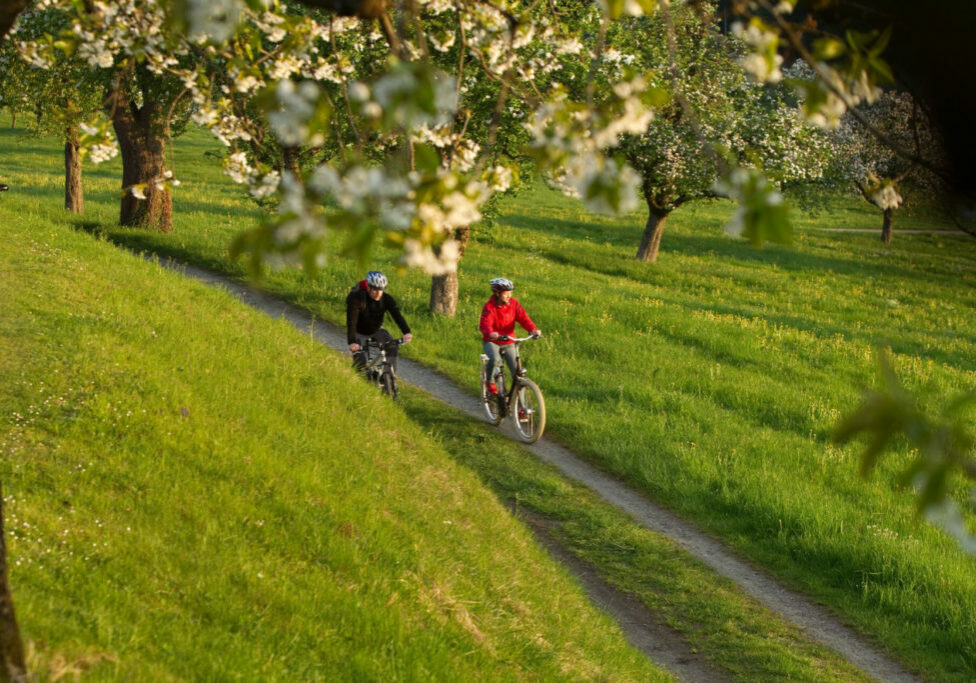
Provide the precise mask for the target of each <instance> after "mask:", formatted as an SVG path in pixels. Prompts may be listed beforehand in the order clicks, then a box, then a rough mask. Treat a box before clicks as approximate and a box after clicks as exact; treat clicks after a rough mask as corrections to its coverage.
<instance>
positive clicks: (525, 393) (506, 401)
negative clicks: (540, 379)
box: [481, 337, 546, 443]
mask: <svg viewBox="0 0 976 683" xmlns="http://www.w3.org/2000/svg"><path fill="white" fill-rule="evenodd" d="M529 339H535V337H522V338H515V339H512V341H513V342H515V345H516V346H515V348H516V355H515V372H514V373H513V376H512V386H511V387H510V388H509V389H508V391H506V390H505V371H504V369H503V368H500V367H499V368H498V369H497V371H496V372H495V373H494V375H492V376H491V379H490V380H489V379H488V375H487V374H486V369H487V368H486V366H487V364H488V355H487V354H484V353H482V354H481V361H482V371H481V377H482V381H483V386H482V388H481V392H482V393H481V396H482V402H483V404H484V408H485V414H486V416H487V417H488V421H489V422H490V423H491V424H493V425H497V424H499V423H500V422H501V421H502V420H503V419H504V418H505V416H506V415H509V414H512V413H513V412H515V413H516V415H515V421H514V423H513V424H514V425H515V431H516V433H517V434H518V436H519V438H520V439H521V440H522V441H524V442H525V443H535V441H537V440H538V439H539V437H540V436H541V435H542V432H543V430H544V429H545V425H546V407H545V401H544V400H543V398H542V392H541V391H540V390H539V387H538V385H537V384H536V383H535V382H533V381H532V380H530V379H529V378H528V375H527V373H526V371H525V366H524V365H523V364H522V356H521V355H520V354H519V353H518V346H517V345H518V344H519V343H521V342H524V341H528V340H529ZM487 381H494V382H495V386H496V388H497V389H498V393H497V394H489V393H487V389H486V387H485V386H484V384H485V383H486V382H487Z"/></svg>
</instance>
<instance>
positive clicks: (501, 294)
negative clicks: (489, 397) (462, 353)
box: [478, 277, 542, 394]
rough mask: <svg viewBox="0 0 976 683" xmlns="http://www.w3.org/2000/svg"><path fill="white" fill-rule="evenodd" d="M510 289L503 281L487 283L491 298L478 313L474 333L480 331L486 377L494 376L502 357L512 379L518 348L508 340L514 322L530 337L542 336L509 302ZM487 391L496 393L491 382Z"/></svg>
mask: <svg viewBox="0 0 976 683" xmlns="http://www.w3.org/2000/svg"><path fill="white" fill-rule="evenodd" d="M514 289H515V285H513V284H512V282H511V280H506V279H505V278H503V277H496V278H494V279H493V280H492V281H491V292H492V294H491V298H490V299H488V301H487V302H486V303H485V305H484V308H482V309H481V322H479V323H478V329H480V330H481V340H482V342H483V343H484V347H485V355H486V356H488V363H487V366H488V367H486V368H485V370H486V372H485V376H486V377H494V376H495V372H496V370H497V369H499V368H501V365H502V357H503V356H504V358H505V364H506V365H508V369H509V371H510V372H511V373H512V375H513V376H514V375H515V367H516V366H515V359H516V357H517V354H518V346H516V345H515V344H514V343H513V342H512V340H511V337H513V336H514V335H515V323H516V322H517V323H518V324H519V325H521V326H522V327H523V328H525V331H526V332H528V333H529V334H531V335H532V336H533V337H536V338H538V337H541V336H542V331H541V330H539V328H538V327H536V324H535V323H534V322H532V319H531V318H530V317H529V314H528V313H526V312H525V309H524V308H522V304H520V303H519V302H518V300H516V299H513V298H512V290H514ZM488 391H489V392H490V393H492V394H497V393H498V387H497V386H496V384H495V382H491V381H489V382H488Z"/></svg>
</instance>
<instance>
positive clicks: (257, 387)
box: [0, 155, 665, 681]
mask: <svg viewBox="0 0 976 683" xmlns="http://www.w3.org/2000/svg"><path fill="white" fill-rule="evenodd" d="M13 156H15V155H13ZM4 158H7V157H6V156H5V157H4ZM11 165H12V166H16V164H11ZM6 173H7V171H5V174H6ZM4 180H5V181H8V182H10V183H11V185H12V186H13V187H14V188H15V189H14V190H13V192H14V194H12V195H11V196H9V197H4V198H3V199H2V200H0V225H2V226H3V240H2V242H0V272H2V273H3V277H2V278H0V300H2V301H3V305H2V306H0V386H2V387H3V389H2V390H0V481H2V482H3V485H4V494H5V501H4V503H5V504H4V510H5V513H6V519H5V521H6V526H7V531H8V551H9V560H10V564H11V572H10V583H11V586H12V589H13V594H14V599H15V603H16V608H17V614H18V617H19V622H20V626H21V630H22V634H23V637H24V639H25V640H26V642H27V644H28V654H29V661H30V666H31V671H32V672H33V674H35V675H37V676H39V678H40V679H41V680H56V679H61V678H64V677H65V676H68V677H71V676H73V675H74V673H84V674H85V678H86V679H93V680H125V681H131V680H146V681H149V680H152V681H157V680H262V681H273V680H282V681H296V680H302V681H310V680H327V681H335V680H350V681H361V680H469V679H470V678H472V677H475V678H485V679H495V680H514V679H523V678H533V679H541V680H556V679H567V680H581V679H604V680H635V681H636V680H640V681H643V680H663V679H664V678H665V676H664V675H663V674H662V673H661V672H660V671H658V670H657V669H656V668H655V667H654V665H653V664H651V663H650V662H649V661H648V660H646V659H645V658H644V657H642V656H641V655H639V654H638V653H637V652H636V651H635V650H633V649H632V648H630V647H629V646H628V645H627V644H626V642H625V641H624V639H623V637H622V636H621V634H620V632H619V630H618V628H617V627H616V625H615V624H613V623H612V622H611V620H610V619H609V618H608V617H607V616H606V615H604V614H602V613H600V612H599V611H597V610H596V609H595V608H593V607H592V606H591V605H590V604H589V603H588V602H587V601H586V600H585V598H584V597H583V595H582V593H581V592H580V590H579V589H578V588H577V587H576V586H575V584H574V583H573V582H572V581H570V580H569V579H568V577H567V574H566V572H565V571H564V570H562V569H560V568H558V567H556V566H555V565H554V564H553V563H552V561H551V560H549V559H548V558H547V557H546V555H545V554H544V553H543V552H542V551H541V550H540V549H539V548H538V547H537V546H536V544H535V543H534V542H533V541H532V539H531V537H530V535H529V534H528V532H527V531H526V530H525V529H524V528H522V527H521V526H520V525H519V524H518V523H517V522H516V521H515V520H513V519H512V517H511V516H510V515H509V513H508V512H507V511H506V510H505V509H504V507H503V506H502V505H500V504H499V503H498V502H497V501H496V499H495V498H494V496H492V495H491V494H490V493H488V492H487V491H486V490H485V489H484V488H483V486H482V485H481V483H480V482H479V481H478V480H477V478H476V477H475V476H473V475H472V474H471V473H470V472H469V471H467V470H466V469H465V468H463V467H459V466H458V465H456V464H455V463H454V461H453V460H452V459H451V457H450V456H449V454H448V453H447V452H446V451H445V450H444V449H443V447H441V446H440V445H439V444H438V443H437V442H435V441H432V440H431V439H430V438H429V437H428V436H427V435H426V434H425V433H424V430H423V429H421V428H420V427H418V426H417V425H416V424H415V423H413V422H411V421H410V420H409V419H407V417H406V416H405V415H404V414H403V412H402V411H400V410H399V409H397V408H396V406H394V405H393V404H392V403H391V402H389V401H388V400H385V399H384V398H383V397H381V396H379V395H378V394H377V393H376V392H374V391H372V390H371V388H370V387H368V386H367V385H366V384H365V383H363V382H361V381H360V380H359V379H358V378H357V377H355V376H354V375H353V373H352V371H351V369H350V368H349V367H348V362H347V360H346V359H345V358H343V357H341V356H340V355H339V354H336V353H334V352H330V351H327V350H326V349H324V348H323V347H322V346H321V345H319V344H317V343H315V342H314V341H313V340H311V339H309V338H308V337H307V336H303V335H301V334H300V333H298V332H297V331H295V330H294V329H292V328H291V327H290V326H289V325H288V324H287V323H285V322H283V321H276V320H269V319H267V318H266V317H265V316H263V315H262V314H260V313H258V312H256V311H252V310H250V309H248V308H246V307H244V306H242V305H241V304H240V303H239V302H238V301H236V299H235V298H234V297H233V296H231V295H229V294H227V293H223V292H220V291H215V290H212V289H209V288H207V287H205V286H203V285H200V284H197V283H194V282H192V281H188V280H186V279H185V278H183V277H181V276H180V275H178V274H176V273H173V272H171V271H168V270H165V269H163V268H161V267H159V266H157V265H154V264H152V263H150V262H148V261H145V260H143V259H139V258H136V257H133V256H132V255H130V254H128V253H126V252H124V251H122V250H119V249H117V248H116V247H115V246H113V245H112V244H110V243H107V242H104V241H100V240H97V239H94V238H93V237H91V236H90V235H88V234H86V233H85V232H84V231H80V230H73V229H72V228H71V227H69V226H68V225H67V224H66V223H65V221H64V219H63V218H64V217H63V216H59V217H58V218H57V220H52V219H51V218H50V216H53V215H54V214H55V213H56V209H49V208H48V207H47V205H46V204H44V202H40V203H38V204H36V205H35V204H34V203H33V200H32V199H31V198H30V197H27V198H26V199H25V198H24V193H21V192H20V190H22V189H23V188H24V187H25V185H24V183H25V181H26V177H25V176H21V175H16V174H14V173H11V174H10V175H9V176H7V175H5V177H4ZM51 195H53V196H54V197H55V198H56V196H57V194H56V192H52V193H51ZM50 198H51V196H50V195H49V196H48V197H47V199H48V200H49V199H50ZM96 211H97V210H96ZM201 227H204V226H201Z"/></svg>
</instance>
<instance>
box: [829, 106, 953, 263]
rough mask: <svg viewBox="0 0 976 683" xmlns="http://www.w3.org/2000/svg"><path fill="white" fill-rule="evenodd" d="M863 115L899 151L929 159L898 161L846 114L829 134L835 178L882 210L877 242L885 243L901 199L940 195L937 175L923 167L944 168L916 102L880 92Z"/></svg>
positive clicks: (942, 156)
mask: <svg viewBox="0 0 976 683" xmlns="http://www.w3.org/2000/svg"><path fill="white" fill-rule="evenodd" d="M862 113H863V115H864V116H865V118H866V119H867V120H868V121H869V122H870V124H871V125H872V126H873V127H874V128H875V129H877V130H879V131H882V132H883V133H884V134H885V135H886V136H887V137H888V138H889V139H891V140H894V141H895V142H896V143H897V144H898V145H899V146H900V147H901V148H902V149H908V150H912V152H913V154H914V155H915V156H916V157H918V158H925V159H927V160H928V164H927V165H926V166H923V165H921V164H918V163H915V162H913V161H911V160H909V159H906V158H904V157H902V156H899V155H898V154H896V153H895V152H894V151H893V150H892V149H891V147H889V146H887V145H884V144H882V143H881V142H880V141H879V140H878V138H877V137H875V136H874V135H872V134H871V133H870V132H869V131H868V130H867V129H865V128H864V126H862V125H861V124H860V123H859V122H857V121H856V120H854V118H853V117H851V116H850V115H845V116H844V117H843V118H842V119H841V122H840V125H839V126H838V127H837V129H836V130H835V131H833V135H832V138H833V146H834V149H835V152H836V161H835V163H836V164H837V166H838V168H837V173H838V174H839V176H840V177H841V178H842V179H843V180H844V181H846V182H847V183H850V184H852V185H853V187H854V188H855V189H856V190H857V192H858V194H859V195H860V196H861V197H862V198H863V199H864V200H865V201H867V202H868V203H869V204H871V205H872V206H875V207H876V208H878V209H879V210H880V211H881V214H882V226H881V241H882V242H884V243H885V244H890V243H891V239H892V219H893V215H894V212H895V210H896V209H898V208H899V207H902V206H904V205H905V201H906V197H911V196H916V197H917V196H920V195H923V194H924V195H926V196H937V195H938V194H940V193H944V192H945V188H943V187H941V184H942V181H941V180H940V178H939V176H937V175H936V174H935V173H933V172H932V171H930V170H928V167H932V166H934V167H939V168H944V167H945V160H946V157H945V154H944V153H943V150H942V143H941V141H940V140H939V139H938V137H937V136H936V134H935V131H934V130H933V129H932V127H931V125H930V124H929V121H928V118H927V117H926V116H925V113H924V112H923V111H922V109H921V106H920V105H919V102H918V101H917V100H916V99H915V98H913V97H912V96H911V95H910V94H908V93H905V92H897V91H888V92H885V93H884V94H883V95H882V96H881V97H880V98H878V100H877V101H876V102H875V103H874V104H872V105H870V106H867V107H864V108H863V110H862Z"/></svg>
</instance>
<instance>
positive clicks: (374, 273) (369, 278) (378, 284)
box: [366, 270, 386, 289]
mask: <svg viewBox="0 0 976 683" xmlns="http://www.w3.org/2000/svg"><path fill="white" fill-rule="evenodd" d="M366 284H367V285H369V286H370V287H372V288H374V289H386V276H385V275H384V274H383V273H381V272H380V271H378V270H371V271H369V272H368V273H366Z"/></svg>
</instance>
